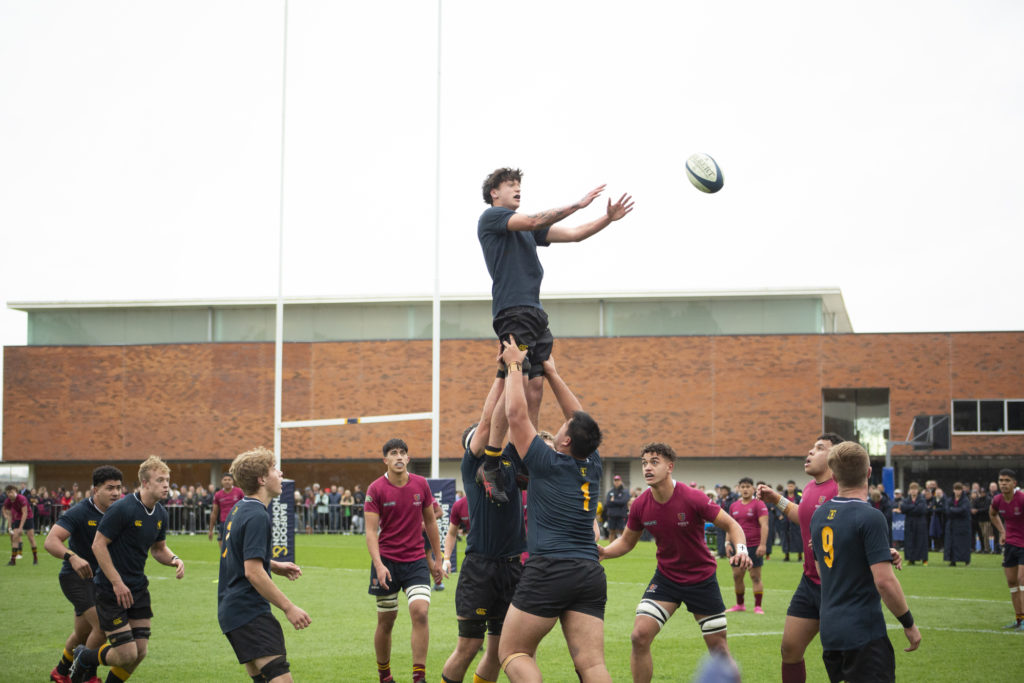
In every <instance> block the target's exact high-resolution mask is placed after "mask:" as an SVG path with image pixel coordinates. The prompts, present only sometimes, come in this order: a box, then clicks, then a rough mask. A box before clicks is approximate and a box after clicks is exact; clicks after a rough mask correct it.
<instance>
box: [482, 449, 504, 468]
mask: <svg viewBox="0 0 1024 683" xmlns="http://www.w3.org/2000/svg"><path fill="white" fill-rule="evenodd" d="M500 465H501V447H500V446H488V447H487V448H485V449H484V469H485V470H496V469H498V467H499V466H500Z"/></svg>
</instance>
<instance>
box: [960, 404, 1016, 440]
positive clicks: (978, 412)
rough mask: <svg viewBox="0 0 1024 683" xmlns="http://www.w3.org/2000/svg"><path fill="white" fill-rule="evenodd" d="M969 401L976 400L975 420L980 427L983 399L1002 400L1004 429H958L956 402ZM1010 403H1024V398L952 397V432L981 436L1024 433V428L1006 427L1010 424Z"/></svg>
mask: <svg viewBox="0 0 1024 683" xmlns="http://www.w3.org/2000/svg"><path fill="white" fill-rule="evenodd" d="M968 401H973V402H974V410H975V414H974V416H975V422H976V424H977V425H978V426H979V428H980V427H981V402H982V401H993V402H1000V401H1001V402H1002V404H1003V430H1002V431H1000V432H986V431H981V430H980V429H978V430H974V431H969V432H963V431H957V430H956V419H955V415H954V413H953V407H954V404H956V403H958V402H961V403H964V402H968ZM1009 403H1024V398H954V399H952V400H951V401H950V402H949V420H950V426H951V427H952V428H953V431H952V433H953V434H963V435H981V436H1001V435H1003V434H1024V429H1016V430H1010V429H1007V428H1006V427H1007V425H1008V424H1009V420H1008V415H1007V404H1009Z"/></svg>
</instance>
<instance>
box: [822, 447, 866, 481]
mask: <svg viewBox="0 0 1024 683" xmlns="http://www.w3.org/2000/svg"><path fill="white" fill-rule="evenodd" d="M828 468H829V469H830V470H832V478H833V479H835V480H836V483H837V484H839V486H841V487H843V488H854V487H857V486H862V485H864V484H866V483H867V481H868V470H869V469H870V468H871V459H870V458H868V452H867V451H866V450H864V447H863V446H861V445H860V444H859V443H857V442H855V441H844V442H842V443H841V444H837V445H835V446H833V447H832V449H831V450H830V451H829V452H828Z"/></svg>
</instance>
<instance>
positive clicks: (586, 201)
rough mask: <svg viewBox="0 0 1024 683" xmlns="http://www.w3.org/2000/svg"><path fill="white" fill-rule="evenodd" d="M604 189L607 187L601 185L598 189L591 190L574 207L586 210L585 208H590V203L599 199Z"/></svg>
mask: <svg viewBox="0 0 1024 683" xmlns="http://www.w3.org/2000/svg"><path fill="white" fill-rule="evenodd" d="M606 187H608V186H607V185H601V186H600V187H595V188H594V189H593V190H591V191H590V192H588V193H587V194H585V195H584V196H583V199H581V200H579V201H578V202H577V203H576V207H577V208H579V209H583V208H586V207H588V206H590V202H592V201H594V200H595V199H597V198H598V197H600V196H601V193H602V192H604V188H606Z"/></svg>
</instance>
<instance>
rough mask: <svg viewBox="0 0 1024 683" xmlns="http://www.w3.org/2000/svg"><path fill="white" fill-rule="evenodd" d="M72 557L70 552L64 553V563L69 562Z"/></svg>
mask: <svg viewBox="0 0 1024 683" xmlns="http://www.w3.org/2000/svg"><path fill="white" fill-rule="evenodd" d="M72 557H74V555H72V554H71V551H70V550H69V551H67V552H65V553H64V561H65V562H70V561H71V558H72Z"/></svg>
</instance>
